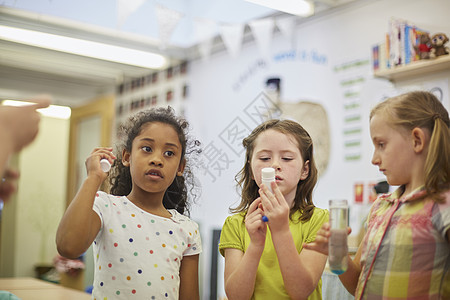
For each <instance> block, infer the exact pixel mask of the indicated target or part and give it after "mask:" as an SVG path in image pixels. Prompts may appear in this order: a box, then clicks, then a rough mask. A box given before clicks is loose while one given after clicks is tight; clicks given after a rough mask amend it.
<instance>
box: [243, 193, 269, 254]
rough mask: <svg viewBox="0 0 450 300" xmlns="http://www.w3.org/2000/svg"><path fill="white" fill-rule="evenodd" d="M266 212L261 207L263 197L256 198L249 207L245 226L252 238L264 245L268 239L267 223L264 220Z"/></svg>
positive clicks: (257, 243)
mask: <svg viewBox="0 0 450 300" xmlns="http://www.w3.org/2000/svg"><path fill="white" fill-rule="evenodd" d="M263 215H264V212H263V210H262V208H261V198H257V199H255V201H253V202H252V203H251V204H250V207H249V208H248V211H247V215H246V216H245V228H246V229H247V232H248V235H249V236H250V240H251V241H252V242H253V243H255V245H259V246H262V247H264V244H265V241H266V232H267V225H266V223H264V222H263V221H262V216H263Z"/></svg>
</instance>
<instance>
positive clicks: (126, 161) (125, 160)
mask: <svg viewBox="0 0 450 300" xmlns="http://www.w3.org/2000/svg"><path fill="white" fill-rule="evenodd" d="M122 165H124V166H125V167H129V166H130V152H128V151H127V150H126V149H123V151H122Z"/></svg>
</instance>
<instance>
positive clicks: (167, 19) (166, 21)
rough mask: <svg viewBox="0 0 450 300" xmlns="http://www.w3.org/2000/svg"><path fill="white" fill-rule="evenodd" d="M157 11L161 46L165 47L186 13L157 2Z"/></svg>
mask: <svg viewBox="0 0 450 300" xmlns="http://www.w3.org/2000/svg"><path fill="white" fill-rule="evenodd" d="M155 12H156V20H157V21H158V31H159V40H160V42H161V45H160V48H161V49H164V48H166V46H167V44H168V42H169V40H170V37H171V36H172V33H173V31H174V30H175V27H176V26H177V24H178V22H179V21H180V19H181V18H182V17H183V16H184V14H182V13H180V12H178V11H175V10H172V9H169V8H167V7H164V6H162V5H159V4H155Z"/></svg>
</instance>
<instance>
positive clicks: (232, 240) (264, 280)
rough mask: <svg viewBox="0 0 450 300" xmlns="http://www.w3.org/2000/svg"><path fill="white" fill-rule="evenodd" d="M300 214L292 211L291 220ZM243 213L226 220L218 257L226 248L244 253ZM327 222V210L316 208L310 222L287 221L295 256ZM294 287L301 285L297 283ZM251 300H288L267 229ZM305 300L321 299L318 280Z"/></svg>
mask: <svg viewBox="0 0 450 300" xmlns="http://www.w3.org/2000/svg"><path fill="white" fill-rule="evenodd" d="M299 217H300V212H298V211H297V212H295V213H294V215H293V217H292V219H293V220H298V219H299ZM244 218H245V213H239V214H235V215H232V216H229V217H227V219H226V220H225V223H224V225H223V227H222V232H221V234H220V243H219V251H220V254H222V256H223V255H224V252H225V251H224V250H225V249H227V248H234V249H239V250H241V251H242V252H245V251H246V250H247V248H248V245H249V244H250V236H249V235H248V232H247V230H246V229H245V224H244ZM327 221H328V211H327V210H325V209H321V208H318V207H316V208H315V209H314V213H313V215H312V217H311V219H310V220H309V221H307V222H305V223H302V222H293V221H291V220H290V221H289V229H290V230H291V233H292V236H293V238H294V243H295V247H296V248H297V251H298V253H300V251H301V250H302V246H303V243H310V242H312V241H314V240H315V238H316V233H317V231H318V230H319V229H320V227H322V224H323V223H325V222H327ZM298 284H302V283H301V282H299V283H298ZM252 299H277V300H281V299H290V298H289V295H288V294H287V292H286V290H285V288H284V283H283V277H282V275H281V270H280V266H279V264H278V258H277V254H276V252H275V248H274V246H273V242H272V236H271V234H270V230H267V235H266V244H265V247H264V251H263V254H262V256H261V260H260V261H259V266H258V270H257V272H256V282H255V290H254V292H253V296H252ZM308 299H309V300H320V299H322V280H319V283H318V284H317V287H316V289H315V290H314V291H313V292H312V294H311V295H310V296H309V297H308Z"/></svg>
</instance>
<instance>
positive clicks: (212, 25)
mask: <svg viewBox="0 0 450 300" xmlns="http://www.w3.org/2000/svg"><path fill="white" fill-rule="evenodd" d="M194 30H195V32H194V35H195V39H196V40H197V41H199V43H198V50H199V52H200V56H201V58H202V59H203V61H208V60H209V56H210V54H211V49H212V45H213V40H214V36H215V35H216V34H217V31H218V29H217V24H216V22H214V21H211V20H205V19H195V20H194Z"/></svg>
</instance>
